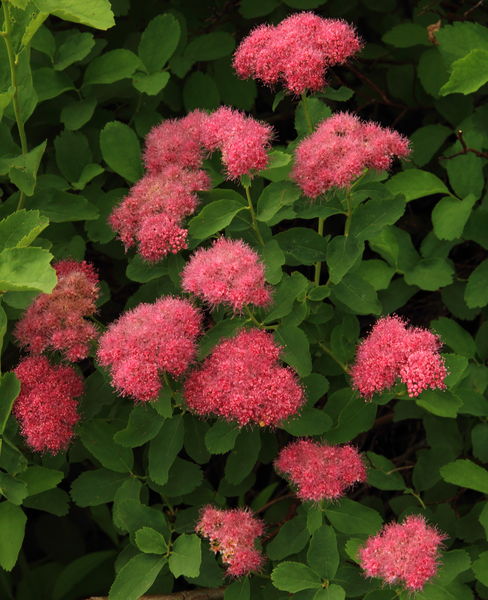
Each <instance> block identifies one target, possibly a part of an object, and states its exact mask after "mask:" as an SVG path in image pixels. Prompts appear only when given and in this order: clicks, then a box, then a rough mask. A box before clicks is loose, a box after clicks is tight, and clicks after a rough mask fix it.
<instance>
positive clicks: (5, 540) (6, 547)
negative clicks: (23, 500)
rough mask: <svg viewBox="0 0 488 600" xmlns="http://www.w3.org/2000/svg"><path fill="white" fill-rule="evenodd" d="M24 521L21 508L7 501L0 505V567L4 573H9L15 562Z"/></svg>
mask: <svg viewBox="0 0 488 600" xmlns="http://www.w3.org/2000/svg"><path fill="white" fill-rule="evenodd" d="M26 521H27V518H26V516H25V514H24V511H23V510H22V509H21V508H19V507H18V506H15V505H14V504H11V503H10V502H7V501H6V502H1V503H0V529H1V531H2V535H1V536H0V566H1V567H2V569H5V571H11V570H12V569H13V568H14V566H15V563H16V562H17V556H18V554H19V551H20V548H21V547H22V542H23V540H24V531H25V523H26Z"/></svg>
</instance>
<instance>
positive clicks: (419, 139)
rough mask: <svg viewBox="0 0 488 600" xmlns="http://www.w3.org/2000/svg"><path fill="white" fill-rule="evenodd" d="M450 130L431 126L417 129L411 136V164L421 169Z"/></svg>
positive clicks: (439, 126) (440, 126)
mask: <svg viewBox="0 0 488 600" xmlns="http://www.w3.org/2000/svg"><path fill="white" fill-rule="evenodd" d="M451 133H452V130H451V129H450V128H449V127H446V126H445V125H440V124H437V123H436V124H433V125H424V126H423V127H419V128H418V129H417V130H416V131H415V132H414V133H413V134H412V135H411V136H410V142H411V144H412V148H413V151H412V154H411V156H410V158H411V160H412V162H413V163H414V164H415V165H416V166H417V167H423V166H424V165H426V164H427V163H428V162H430V160H431V159H432V158H433V156H434V155H435V153H436V152H437V151H438V150H439V148H440V147H441V146H442V144H443V143H444V142H445V140H446V139H447V138H448V137H449V136H450V135H451Z"/></svg>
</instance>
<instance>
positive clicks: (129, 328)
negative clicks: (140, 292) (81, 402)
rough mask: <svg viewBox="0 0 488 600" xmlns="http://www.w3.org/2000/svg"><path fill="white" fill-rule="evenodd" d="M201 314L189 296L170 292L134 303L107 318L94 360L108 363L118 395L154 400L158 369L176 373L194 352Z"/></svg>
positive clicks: (159, 378)
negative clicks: (109, 320) (148, 301)
mask: <svg viewBox="0 0 488 600" xmlns="http://www.w3.org/2000/svg"><path fill="white" fill-rule="evenodd" d="M200 330H201V315H200V313H199V312H198V310H197V309H196V308H195V307H194V306H193V305H192V304H191V303H190V302H189V301H188V300H182V299H180V298H172V297H170V296H167V297H164V298H160V299H159V300H157V301H156V302H155V303H154V304H146V303H143V304H139V305H138V306H137V307H136V308H134V309H132V310H130V311H128V312H126V313H124V314H123V315H122V316H121V317H120V318H119V319H118V320H117V321H115V322H114V323H112V324H111V325H110V326H109V328H108V329H107V331H106V332H105V333H104V334H103V335H102V336H101V338H100V346H99V349H98V360H99V361H100V364H101V365H102V366H104V367H108V368H109V370H110V375H111V377H112V384H113V386H114V387H115V388H116V389H117V391H118V392H119V393H120V394H121V395H122V396H131V397H133V398H135V399H136V400H141V401H143V402H147V401H151V400H156V399H157V397H158V394H159V391H160V389H161V377H160V376H161V374H162V373H161V372H162V371H166V372H167V373H170V374H171V375H173V376H175V377H178V376H179V375H181V374H182V373H183V372H184V371H186V369H187V368H188V366H189V364H190V362H191V361H192V360H193V359H194V357H195V353H196V342H195V340H196V338H197V336H198V335H199V333H200Z"/></svg>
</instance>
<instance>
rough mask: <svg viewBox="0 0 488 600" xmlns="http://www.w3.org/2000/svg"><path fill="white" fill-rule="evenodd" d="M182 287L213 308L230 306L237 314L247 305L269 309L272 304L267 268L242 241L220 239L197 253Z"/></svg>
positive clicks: (183, 276)
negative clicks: (265, 273)
mask: <svg viewBox="0 0 488 600" xmlns="http://www.w3.org/2000/svg"><path fill="white" fill-rule="evenodd" d="M182 287H183V289H184V290H185V292H191V293H192V294H195V295H196V296H199V297H200V298H202V299H203V300H205V301H206V302H208V303H209V304H210V305H211V306H216V305H218V304H227V305H229V306H231V307H232V308H233V309H234V310H235V311H240V310H242V308H243V307H244V306H245V305H246V304H254V305H256V306H265V305H266V304H269V302H270V300H271V294H270V291H269V289H268V287H267V286H266V284H265V282H264V265H263V263H262V262H261V261H260V259H259V255H258V254H257V253H256V252H255V251H254V250H253V249H252V248H251V247H250V246H248V244H246V243H245V242H243V241H241V240H230V239H227V238H220V239H218V240H216V241H215V242H214V244H213V246H212V247H211V248H209V249H205V248H200V249H199V250H197V252H195V254H194V255H193V256H192V258H191V259H190V261H189V262H188V264H187V265H186V267H185V269H184V270H183V275H182Z"/></svg>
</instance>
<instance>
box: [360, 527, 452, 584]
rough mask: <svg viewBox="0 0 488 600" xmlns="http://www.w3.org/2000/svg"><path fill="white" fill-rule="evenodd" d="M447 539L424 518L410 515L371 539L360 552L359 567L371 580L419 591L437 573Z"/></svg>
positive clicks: (384, 528)
mask: <svg viewBox="0 0 488 600" xmlns="http://www.w3.org/2000/svg"><path fill="white" fill-rule="evenodd" d="M446 537H447V536H445V535H444V534H442V533H440V532H439V531H438V530H437V529H435V528H434V527H431V526H430V525H428V524H427V523H426V521H425V519H424V517H422V516H421V515H409V516H408V517H406V518H405V519H404V521H403V523H401V524H399V523H389V524H388V525H384V526H383V529H382V530H381V531H380V532H379V533H378V534H376V535H375V536H371V537H369V538H368V539H367V540H366V544H365V545H364V546H363V547H362V548H360V550H359V561H360V562H359V564H360V565H361V567H362V569H363V570H364V572H365V573H366V575H367V576H368V577H379V578H381V579H383V580H384V581H385V582H386V583H388V584H391V585H403V586H404V587H405V588H406V589H407V590H409V591H411V592H418V591H420V590H421V589H422V588H423V587H424V585H425V584H426V582H427V581H428V580H429V579H431V578H432V577H433V576H434V575H435V574H436V572H437V567H438V558H439V546H440V544H441V543H442V541H443V540H445V539H446Z"/></svg>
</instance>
